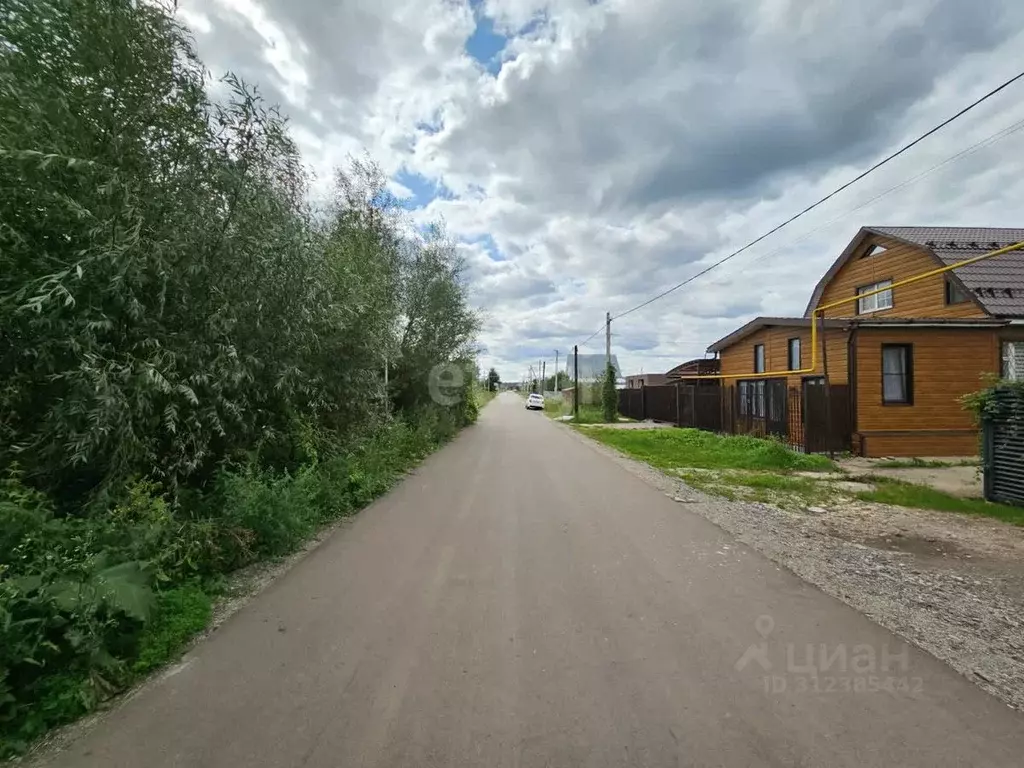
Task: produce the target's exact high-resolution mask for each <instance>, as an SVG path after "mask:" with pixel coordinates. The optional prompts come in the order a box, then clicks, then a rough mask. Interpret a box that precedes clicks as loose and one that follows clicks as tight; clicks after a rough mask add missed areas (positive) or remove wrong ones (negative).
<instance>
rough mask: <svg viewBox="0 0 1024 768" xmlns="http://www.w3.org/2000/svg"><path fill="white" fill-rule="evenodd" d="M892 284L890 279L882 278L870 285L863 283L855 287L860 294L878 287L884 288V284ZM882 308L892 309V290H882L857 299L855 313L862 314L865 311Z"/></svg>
mask: <svg viewBox="0 0 1024 768" xmlns="http://www.w3.org/2000/svg"><path fill="white" fill-rule="evenodd" d="M889 285H892V280H882V281H881V282H878V283H872V284H871V285H864V286H861V287H860V288H858V289H857V295H858V296H860V295H861V294H862V293H871V292H872V291H877V290H878V289H879V288H885V287H886V286H889ZM882 309H892V291H882V292H881V293H876V294H874V295H872V296H865V297H864V298H863V299H858V300H857V314H858V315H863V314H865V313H867V312H878V311H879V310H882Z"/></svg>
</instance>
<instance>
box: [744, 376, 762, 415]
mask: <svg viewBox="0 0 1024 768" xmlns="http://www.w3.org/2000/svg"><path fill="white" fill-rule="evenodd" d="M739 396H740V402H739V412H740V415H741V416H754V417H755V418H764V411H765V408H764V405H765V380H764V379H760V380H758V381H741V382H739Z"/></svg>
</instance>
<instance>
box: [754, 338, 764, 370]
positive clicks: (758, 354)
mask: <svg viewBox="0 0 1024 768" xmlns="http://www.w3.org/2000/svg"><path fill="white" fill-rule="evenodd" d="M754 373H764V344H755V345H754Z"/></svg>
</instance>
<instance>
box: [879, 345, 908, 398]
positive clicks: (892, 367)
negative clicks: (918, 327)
mask: <svg viewBox="0 0 1024 768" xmlns="http://www.w3.org/2000/svg"><path fill="white" fill-rule="evenodd" d="M913 402H914V346H913V345H912V344H883V345H882V404H883V405H912V404H913Z"/></svg>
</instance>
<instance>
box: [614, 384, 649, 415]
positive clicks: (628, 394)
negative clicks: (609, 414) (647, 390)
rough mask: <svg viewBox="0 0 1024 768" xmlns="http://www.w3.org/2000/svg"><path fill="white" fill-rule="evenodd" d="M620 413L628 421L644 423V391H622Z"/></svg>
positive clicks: (620, 391)
mask: <svg viewBox="0 0 1024 768" xmlns="http://www.w3.org/2000/svg"><path fill="white" fill-rule="evenodd" d="M619 413H620V414H622V415H623V416H625V417H626V418H627V419H636V420H637V421H643V420H644V391H643V390H642V389H620V390H619Z"/></svg>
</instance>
